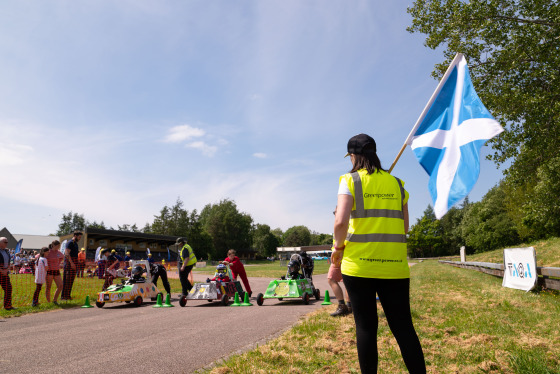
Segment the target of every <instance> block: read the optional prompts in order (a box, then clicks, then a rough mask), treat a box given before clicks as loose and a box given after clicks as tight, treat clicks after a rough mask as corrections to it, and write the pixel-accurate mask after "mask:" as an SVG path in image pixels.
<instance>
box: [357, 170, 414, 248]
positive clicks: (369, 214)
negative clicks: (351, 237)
mask: <svg viewBox="0 0 560 374" xmlns="http://www.w3.org/2000/svg"><path fill="white" fill-rule="evenodd" d="M350 175H351V176H352V180H353V181H354V194H355V195H356V197H355V198H356V210H353V211H351V212H350V218H382V217H384V218H400V219H404V214H403V212H402V209H401V210H391V209H365V208H364V193H363V191H362V180H361V179H360V174H358V172H354V173H351V174H350ZM395 179H396V180H397V182H398V183H399V188H400V190H401V208H402V206H403V205H404V204H403V201H404V188H403V186H402V182H401V180H400V179H399V178H396V177H395ZM376 241H377V240H376Z"/></svg>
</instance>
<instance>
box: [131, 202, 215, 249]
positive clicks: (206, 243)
mask: <svg viewBox="0 0 560 374" xmlns="http://www.w3.org/2000/svg"><path fill="white" fill-rule="evenodd" d="M142 231H143V232H145V233H151V234H158V235H170V236H182V237H185V238H187V242H188V243H189V245H190V246H191V247H192V248H193V250H194V251H195V254H196V255H197V257H198V258H210V257H212V255H213V253H214V247H213V244H212V238H211V237H210V234H208V232H206V231H205V230H204V227H203V226H202V222H201V220H200V216H199V215H198V213H197V211H196V209H195V210H193V211H192V212H189V211H188V210H186V209H184V208H183V202H182V201H181V199H180V198H177V201H176V202H175V205H173V206H164V207H163V208H162V209H161V210H160V212H159V215H157V216H154V222H152V224H151V225H150V224H146V225H145V226H144V229H143V230H142Z"/></svg>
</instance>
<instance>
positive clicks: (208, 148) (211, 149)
mask: <svg viewBox="0 0 560 374" xmlns="http://www.w3.org/2000/svg"><path fill="white" fill-rule="evenodd" d="M185 147H187V148H194V149H199V150H201V151H202V154H204V155H206V156H210V157H212V156H214V154H215V153H216V151H217V150H218V147H216V146H213V145H208V144H206V143H205V142H203V141H198V142H192V143H189V144H187V145H185Z"/></svg>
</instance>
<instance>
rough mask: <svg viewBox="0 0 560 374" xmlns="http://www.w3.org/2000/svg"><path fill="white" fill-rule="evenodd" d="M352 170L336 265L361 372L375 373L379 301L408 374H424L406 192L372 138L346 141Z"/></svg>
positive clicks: (343, 191)
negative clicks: (416, 320) (413, 310)
mask: <svg viewBox="0 0 560 374" xmlns="http://www.w3.org/2000/svg"><path fill="white" fill-rule="evenodd" d="M346 156H350V159H351V161H352V169H351V170H350V172H349V173H347V174H344V175H343V176H341V177H340V179H339V189H338V204H337V210H336V214H335V223H334V240H335V243H334V248H333V253H332V256H331V258H332V261H333V262H334V263H335V264H342V265H341V271H342V278H343V280H344V285H345V287H346V290H347V291H348V295H349V296H350V301H351V302H352V309H353V310H352V311H353V314H354V321H355V323H356V340H357V348H358V360H359V362H360V369H361V371H362V373H376V372H377V361H378V353H377V325H378V321H377V302H376V298H375V294H376V293H377V295H378V296H379V300H380V302H381V306H382V307H383V311H384V312H385V316H386V317H387V323H388V324H389V328H390V329H391V332H392V333H393V335H394V336H395V339H396V340H397V343H398V345H399V347H400V350H401V354H402V357H403V359H404V363H405V365H406V367H407V369H408V371H409V372H410V373H426V364H425V362H424V354H423V353H422V347H421V345H420V341H419V340H418V335H417V334H416V331H415V329H414V325H413V324H412V316H411V313H410V298H409V289H410V270H409V267H408V261H407V257H406V233H407V232H408V204H407V201H408V192H406V190H405V189H404V187H403V182H402V181H401V180H399V179H397V178H395V177H393V176H392V175H391V174H389V173H387V172H386V171H385V170H383V169H382V168H381V162H380V161H379V157H378V156H377V149H376V144H375V141H374V140H373V138H371V137H370V136H368V135H365V134H359V135H356V136H354V137H352V138H350V140H349V141H348V154H347V155H346Z"/></svg>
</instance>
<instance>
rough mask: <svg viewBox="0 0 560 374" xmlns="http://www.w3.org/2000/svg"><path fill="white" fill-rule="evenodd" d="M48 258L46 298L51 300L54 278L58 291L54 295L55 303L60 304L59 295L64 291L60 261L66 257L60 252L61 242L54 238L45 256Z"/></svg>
mask: <svg viewBox="0 0 560 374" xmlns="http://www.w3.org/2000/svg"><path fill="white" fill-rule="evenodd" d="M45 258H46V259H47V263H48V267H49V270H47V288H46V290H45V292H46V295H45V296H46V298H47V302H49V303H50V302H51V284H52V282H53V280H54V283H55V284H56V292H55V293H54V297H53V304H55V305H58V296H59V295H60V292H61V291H62V277H61V276H60V263H61V262H62V260H63V259H64V255H63V254H62V253H60V242H59V241H58V240H54V241H53V242H52V243H51V244H49V252H48V253H47V255H46V256H45Z"/></svg>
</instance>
